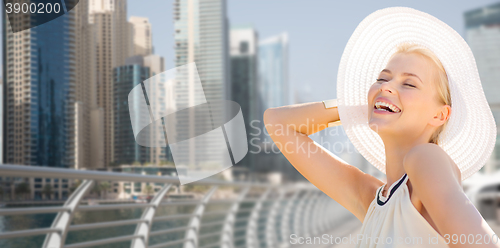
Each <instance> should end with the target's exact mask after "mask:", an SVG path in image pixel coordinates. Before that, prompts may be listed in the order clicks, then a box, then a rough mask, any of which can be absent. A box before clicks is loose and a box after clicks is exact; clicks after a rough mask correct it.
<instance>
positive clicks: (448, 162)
mask: <svg viewBox="0 0 500 248" xmlns="http://www.w3.org/2000/svg"><path fill="white" fill-rule="evenodd" d="M403 165H404V168H405V171H406V172H407V174H408V176H409V178H412V176H413V177H420V176H421V177H422V178H431V177H436V178H443V177H447V176H449V175H452V176H453V177H454V178H455V180H456V181H457V182H458V183H459V184H460V185H461V182H462V180H461V172H460V169H459V168H458V166H457V165H456V163H455V162H454V161H453V160H452V159H451V157H450V156H449V155H448V154H447V153H446V152H445V151H444V150H443V149H442V148H441V147H440V146H438V145H436V144H433V143H425V144H420V145H416V146H415V147H413V148H412V149H411V150H410V151H409V152H408V153H407V154H406V156H405V158H404V160H403Z"/></svg>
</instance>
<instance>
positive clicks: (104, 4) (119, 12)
mask: <svg viewBox="0 0 500 248" xmlns="http://www.w3.org/2000/svg"><path fill="white" fill-rule="evenodd" d="M89 4H90V5H89V23H90V24H92V25H93V38H94V49H95V61H94V63H93V64H94V66H95V73H96V79H95V80H96V81H95V82H96V87H95V89H96V90H95V92H96V106H97V109H98V111H95V112H94V113H93V115H92V117H93V118H92V122H93V124H92V127H93V129H92V135H95V136H94V137H95V139H94V141H93V142H92V143H93V144H94V146H93V147H94V149H93V150H92V154H93V156H95V159H96V160H98V161H99V162H100V163H102V164H100V165H99V166H98V167H107V166H109V165H110V164H111V163H112V162H113V155H114V151H113V148H114V133H115V132H114V127H113V126H114V120H113V108H114V105H113V88H114V87H113V69H114V68H115V67H118V66H122V65H124V64H125V59H126V58H128V57H130V55H131V53H132V46H131V40H130V38H131V36H130V33H129V31H130V23H129V22H128V21H127V1H126V0H110V1H105V0H90V2H89ZM96 134H97V135H96Z"/></svg>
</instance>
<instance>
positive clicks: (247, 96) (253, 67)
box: [230, 26, 263, 174]
mask: <svg viewBox="0 0 500 248" xmlns="http://www.w3.org/2000/svg"><path fill="white" fill-rule="evenodd" d="M257 45H258V35H257V32H256V31H255V29H253V28H252V27H248V26H238V27H233V28H231V32H230V62H231V65H230V67H231V86H230V88H231V100H232V101H235V102H237V103H238V104H239V105H240V107H241V110H242V113H243V118H244V120H245V128H246V133H247V140H248V142H249V148H248V149H249V151H250V152H249V153H248V154H247V156H245V158H243V160H241V161H240V162H239V163H238V165H236V166H240V165H241V166H242V167H244V168H246V169H248V173H249V174H251V173H253V172H254V170H255V163H256V158H255V156H256V154H255V153H256V152H257V148H256V147H255V145H256V144H259V143H260V142H261V140H260V136H259V135H258V133H259V131H258V130H255V128H254V127H255V126H257V125H258V123H259V121H260V122H261V123H262V116H263V113H262V111H261V109H262V107H261V98H260V97H259V88H258V87H259V81H258V74H257V72H258V70H257V69H258V68H257V66H258V65H257V60H258V58H257V54H258V50H257V49H258V46H257Z"/></svg>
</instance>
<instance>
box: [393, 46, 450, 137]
mask: <svg viewBox="0 0 500 248" xmlns="http://www.w3.org/2000/svg"><path fill="white" fill-rule="evenodd" d="M412 53H413V54H419V55H421V56H423V57H425V58H427V59H429V60H430V61H432V62H433V64H434V65H436V66H437V68H438V78H437V79H436V83H435V84H434V85H436V89H437V91H438V96H439V101H440V102H441V103H442V104H443V105H449V106H450V107H451V95H450V87H449V83H448V77H447V75H446V71H445V70H444V67H443V65H442V64H441V61H440V60H439V59H438V57H437V56H436V55H435V54H434V53H433V52H432V51H431V50H429V49H427V48H426V47H423V46H421V45H418V44H415V43H408V42H403V43H400V44H399V45H398V46H397V48H396V52H395V53H394V54H393V55H392V56H391V59H392V57H394V55H396V54H412ZM449 120H450V119H449V118H448V120H446V122H445V123H444V124H443V125H441V126H440V127H438V128H437V129H436V131H435V132H434V133H433V134H432V136H431V138H430V139H429V143H434V144H436V145H438V138H439V134H440V133H441V132H442V131H443V130H444V129H445V127H446V124H448V121H449Z"/></svg>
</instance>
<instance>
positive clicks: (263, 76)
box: [259, 33, 291, 109]
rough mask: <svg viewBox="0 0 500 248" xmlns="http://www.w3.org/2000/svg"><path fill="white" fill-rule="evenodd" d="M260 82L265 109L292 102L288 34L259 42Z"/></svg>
mask: <svg viewBox="0 0 500 248" xmlns="http://www.w3.org/2000/svg"><path fill="white" fill-rule="evenodd" d="M259 82H260V85H259V86H260V92H261V94H262V96H263V100H264V109H268V108H274V107H279V106H284V105H289V104H291V102H290V100H291V99H290V85H289V82H288V34H287V33H282V34H279V35H276V36H273V37H269V38H266V39H264V40H263V41H261V42H260V43H259Z"/></svg>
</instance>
